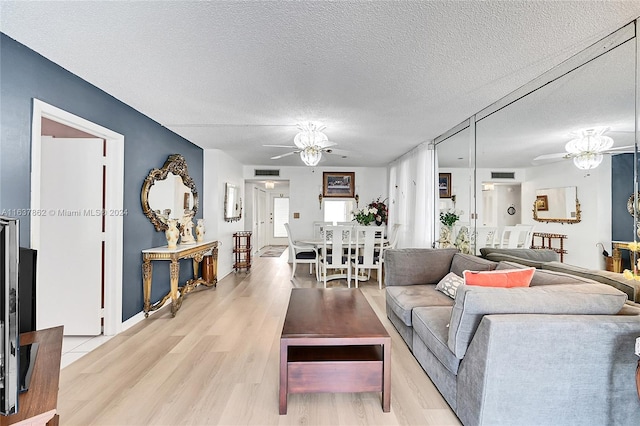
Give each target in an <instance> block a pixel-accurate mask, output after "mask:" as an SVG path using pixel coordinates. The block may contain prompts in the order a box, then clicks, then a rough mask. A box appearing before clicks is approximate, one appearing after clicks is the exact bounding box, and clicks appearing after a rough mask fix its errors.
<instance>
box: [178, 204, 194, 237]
mask: <svg viewBox="0 0 640 426" xmlns="http://www.w3.org/2000/svg"><path fill="white" fill-rule="evenodd" d="M194 214H195V213H194V212H193V210H185V211H184V216H182V219H181V220H180V225H181V226H182V230H181V232H180V244H195V243H196V240H195V238H193V220H192V219H193V216H194Z"/></svg>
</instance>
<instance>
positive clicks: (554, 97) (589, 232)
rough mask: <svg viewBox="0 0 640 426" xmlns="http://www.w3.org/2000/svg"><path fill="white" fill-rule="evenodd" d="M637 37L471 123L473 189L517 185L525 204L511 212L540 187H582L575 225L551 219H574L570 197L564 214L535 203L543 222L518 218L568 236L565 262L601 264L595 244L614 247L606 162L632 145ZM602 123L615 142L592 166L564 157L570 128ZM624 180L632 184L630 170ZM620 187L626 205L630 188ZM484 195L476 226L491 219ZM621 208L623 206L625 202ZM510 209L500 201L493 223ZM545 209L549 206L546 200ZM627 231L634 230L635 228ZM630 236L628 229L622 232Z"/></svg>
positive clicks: (613, 172)
mask: <svg viewBox="0 0 640 426" xmlns="http://www.w3.org/2000/svg"><path fill="white" fill-rule="evenodd" d="M634 43H635V40H631V41H627V42H626V43H623V44H622V45H620V46H618V47H616V48H614V49H612V50H611V51H609V52H607V53H605V54H604V55H601V56H599V57H597V58H595V59H593V60H591V61H589V62H587V63H586V64H584V65H582V66H580V67H578V68H576V69H575V70H573V71H571V72H568V73H567V74H565V75H563V76H562V77H560V78H558V79H556V80H553V81H551V82H549V83H548V84H546V85H544V86H542V87H541V88H539V89H537V90H535V91H533V92H531V93H529V94H528V95H526V96H523V97H521V98H519V99H518V100H516V101H515V102H513V103H511V104H509V105H507V106H505V107H504V108H502V109H500V110H498V111H497V112H495V113H493V114H491V115H489V116H487V117H485V118H483V119H482V120H479V121H478V122H477V123H476V181H477V182H479V184H478V185H477V186H476V188H475V192H476V193H477V194H480V192H481V191H482V190H483V189H484V188H483V186H486V185H488V184H492V183H493V184H498V183H500V184H507V183H508V184H511V185H520V187H521V205H522V207H523V208H521V209H516V210H520V211H525V209H526V210H528V209H529V206H534V203H536V200H537V199H538V198H537V197H538V195H545V194H539V193H538V192H537V190H538V189H540V188H557V187H558V186H559V185H558V184H561V185H563V186H567V187H572V188H575V190H576V191H579V192H580V194H581V197H580V198H581V199H580V203H581V210H582V214H581V222H580V223H579V224H578V225H575V226H572V227H570V228H567V227H566V226H564V227H563V226H562V224H561V223H562V222H567V221H554V220H549V219H564V218H569V219H571V220H570V221H569V222H572V223H577V222H578V220H577V219H578V218H580V210H579V207H580V206H578V205H577V202H576V201H575V200H576V198H575V197H573V200H574V202H572V208H570V209H569V210H568V211H569V213H568V214H567V215H563V216H562V217H551V216H556V214H554V213H552V212H551V211H544V210H540V209H538V211H537V212H535V213H536V214H538V215H539V218H545V219H544V222H545V223H536V222H534V219H533V217H532V215H529V214H523V215H522V216H521V217H520V218H519V223H522V224H528V225H533V224H535V225H536V228H535V231H536V232H542V233H557V234H567V235H568V239H567V242H566V246H565V249H566V250H567V252H568V253H567V255H566V256H565V261H566V262H567V263H570V264H574V265H578V266H584V267H590V268H593V267H594V265H600V267H601V268H604V259H603V258H602V255H601V253H600V251H598V250H596V249H595V247H596V244H597V243H603V244H604V245H605V246H608V247H611V241H612V239H615V238H614V237H613V235H612V229H613V230H615V227H616V223H614V222H617V217H616V220H615V221H614V220H613V216H612V215H614V214H615V213H612V212H614V211H615V209H617V208H618V207H617V206H612V204H611V202H612V199H615V196H616V195H615V194H616V192H617V191H618V190H617V189H616V188H615V185H614V184H613V183H614V182H613V181H615V179H612V177H613V178H615V176H616V175H617V174H619V173H620V170H612V168H611V164H612V157H613V156H622V155H626V154H624V153H625V152H633V147H634V132H635V123H634V110H635V81H634V79H635V44H634ZM599 126H604V127H608V128H609V130H608V131H607V132H605V135H606V136H609V137H611V138H612V139H613V147H612V148H611V149H609V150H608V151H607V152H606V153H605V154H604V155H603V160H602V163H600V164H599V165H598V166H597V167H596V168H593V169H590V170H581V169H579V168H578V167H576V165H575V164H574V161H573V158H572V156H571V155H567V154H568V153H567V151H566V150H565V145H566V144H567V142H569V141H570V140H571V139H573V138H574V133H575V132H578V131H580V130H584V129H590V128H595V127H599ZM534 159H535V161H534ZM631 164H632V163H631ZM630 169H632V167H631V168H630ZM627 180H628V181H630V182H631V181H632V180H633V175H632V174H631V175H629V177H628V179H627ZM622 192H624V197H625V203H626V199H627V197H628V196H629V194H630V192H629V191H628V190H625V191H622ZM546 195H547V196H548V197H549V194H546ZM568 198H572V197H570V196H569V197H568ZM483 200H484V198H483V197H480V196H479V195H478V196H477V206H476V212H477V215H478V219H477V221H476V223H477V226H478V227H481V226H483V224H484V223H488V222H487V221H486V220H485V219H486V218H485V216H486V215H487V214H489V211H493V210H492V209H493V207H491V206H486V205H483ZM567 201H568V200H567ZM625 207H626V204H625V205H623V206H622V208H625ZM507 208H508V206H507V205H502V206H497V207H496V210H495V211H493V213H494V214H495V215H496V217H497V223H495V226H497V227H498V228H500V227H502V226H505V225H506V223H504V220H506V219H507V215H505V214H503V212H504V211H506V209H507ZM549 208H553V204H552V201H551V199H550V198H549ZM571 211H575V215H576V217H575V218H571ZM525 213H526V212H525ZM625 214H626V213H625ZM547 215H548V216H547ZM628 216H629V215H628V214H627V218H625V219H628V218H629V217H628ZM625 228H626V227H625ZM628 230H629V233H630V234H631V233H632V232H633V226H628ZM629 237H630V238H633V235H630V236H628V237H625V238H629Z"/></svg>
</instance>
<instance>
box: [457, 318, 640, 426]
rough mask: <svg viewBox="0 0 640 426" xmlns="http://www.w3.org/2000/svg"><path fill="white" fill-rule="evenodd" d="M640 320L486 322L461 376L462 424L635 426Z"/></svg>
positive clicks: (638, 414) (638, 413)
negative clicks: (600, 425)
mask: <svg viewBox="0 0 640 426" xmlns="http://www.w3.org/2000/svg"><path fill="white" fill-rule="evenodd" d="M639 335H640V317H638V316H601V315H538V314H520V315H488V316H485V317H484V318H483V319H482V321H481V323H480V326H479V327H478V330H477V332H476V334H475V336H474V338H473V340H472V342H471V344H470V345H469V349H468V350H467V353H466V355H465V357H464V358H463V360H462V362H461V364H460V368H459V370H458V380H457V409H456V412H457V414H458V417H459V418H460V420H461V421H462V423H463V424H469V425H471V424H584V422H583V421H582V420H584V419H589V424H634V423H633V422H634V421H635V420H632V419H639V418H640V403H639V402H638V396H637V393H636V389H635V381H634V380H635V379H634V373H635V368H636V364H637V357H636V356H635V355H634V353H633V352H634V342H635V339H636V337H637V336H639Z"/></svg>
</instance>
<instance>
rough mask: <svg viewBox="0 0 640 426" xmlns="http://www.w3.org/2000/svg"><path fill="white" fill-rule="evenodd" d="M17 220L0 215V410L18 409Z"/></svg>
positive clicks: (8, 411) (14, 411)
mask: <svg viewBox="0 0 640 426" xmlns="http://www.w3.org/2000/svg"><path fill="white" fill-rule="evenodd" d="M18 233H19V221H18V219H14V218H8V217H3V216H0V275H1V276H2V280H1V283H2V288H0V413H1V414H4V415H10V414H15V413H16V412H17V411H18V394H19V392H20V379H19V370H18V368H19V365H18V362H19V361H18V359H19V356H20V354H19V352H20V351H19V340H18V338H19V332H20V330H19V325H18V321H19V313H18V270H19V260H20V252H19V246H18V244H19V241H20V239H19V235H18Z"/></svg>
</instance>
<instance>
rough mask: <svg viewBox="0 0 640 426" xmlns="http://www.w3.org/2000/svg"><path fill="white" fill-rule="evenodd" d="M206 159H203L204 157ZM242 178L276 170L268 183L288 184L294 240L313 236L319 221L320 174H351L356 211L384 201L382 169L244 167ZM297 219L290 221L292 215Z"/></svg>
mask: <svg viewBox="0 0 640 426" xmlns="http://www.w3.org/2000/svg"><path fill="white" fill-rule="evenodd" d="M205 159H206V157H205ZM243 169H244V178H245V179H256V178H259V177H256V176H255V175H254V170H255V169H278V170H280V177H279V178H270V180H288V181H289V199H290V204H289V207H290V208H289V225H290V227H291V233H292V234H293V236H294V238H295V239H297V240H300V239H304V238H312V237H313V222H314V221H321V220H323V211H322V209H321V208H320V204H319V202H318V195H319V194H320V193H321V192H322V173H323V172H325V171H327V172H355V184H356V190H357V193H358V195H359V196H360V204H359V208H362V207H364V206H366V205H367V204H369V203H370V202H371V201H373V200H374V199H375V198H377V197H382V199H385V198H387V192H388V184H387V168H386V167H328V168H323V167H307V166H299V167H277V166H264V165H261V166H244V168H243ZM294 213H299V214H300V218H298V219H294V218H293V214H294Z"/></svg>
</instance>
